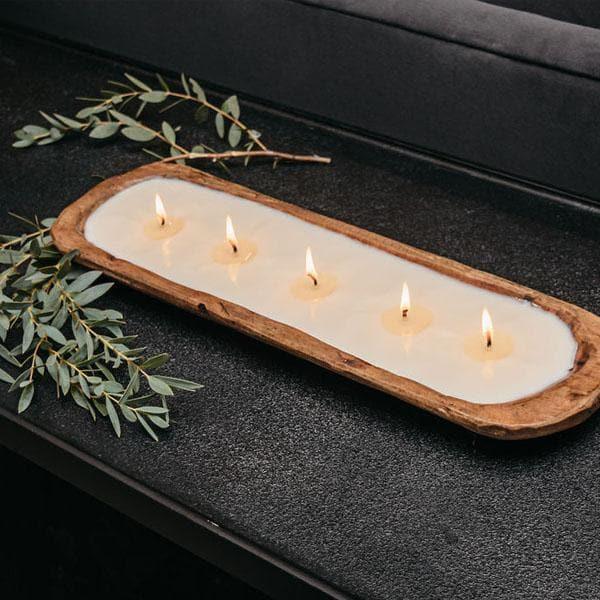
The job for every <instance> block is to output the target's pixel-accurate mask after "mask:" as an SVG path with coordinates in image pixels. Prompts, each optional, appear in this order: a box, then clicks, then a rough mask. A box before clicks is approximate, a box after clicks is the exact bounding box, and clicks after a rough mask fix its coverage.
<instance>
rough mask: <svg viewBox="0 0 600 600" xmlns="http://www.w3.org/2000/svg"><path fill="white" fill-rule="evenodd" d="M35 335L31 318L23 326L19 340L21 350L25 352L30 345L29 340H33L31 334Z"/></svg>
mask: <svg viewBox="0 0 600 600" xmlns="http://www.w3.org/2000/svg"><path fill="white" fill-rule="evenodd" d="M34 335H35V325H34V324H33V321H31V319H28V320H27V322H26V323H25V324H24V326H23V340H22V342H21V352H22V353H23V354H25V352H27V350H28V349H29V346H31V342H32V341H33V336H34Z"/></svg>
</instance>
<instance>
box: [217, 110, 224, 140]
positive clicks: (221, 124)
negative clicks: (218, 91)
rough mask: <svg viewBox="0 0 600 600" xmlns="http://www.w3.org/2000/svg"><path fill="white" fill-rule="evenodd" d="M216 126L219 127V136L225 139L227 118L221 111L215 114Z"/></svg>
mask: <svg viewBox="0 0 600 600" xmlns="http://www.w3.org/2000/svg"><path fill="white" fill-rule="evenodd" d="M215 127H216V128H217V134H218V136H219V137H220V138H221V139H223V138H224V137H225V120H224V119H223V115H222V114H220V113H217V114H216V115H215Z"/></svg>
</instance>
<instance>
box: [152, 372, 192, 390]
mask: <svg viewBox="0 0 600 600" xmlns="http://www.w3.org/2000/svg"><path fill="white" fill-rule="evenodd" d="M154 377H155V378H156V379H160V380H161V381H163V382H164V383H166V384H167V385H168V386H169V387H172V388H176V389H179V390H185V391H186V392H195V391H196V390H199V389H201V388H203V387H204V386H203V385H202V384H201V383H194V382H193V381H188V380H187V379H179V378H177V377H167V376H166V375H154ZM159 393H160V392H159Z"/></svg>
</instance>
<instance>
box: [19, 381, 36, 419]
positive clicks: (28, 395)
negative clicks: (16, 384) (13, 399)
mask: <svg viewBox="0 0 600 600" xmlns="http://www.w3.org/2000/svg"><path fill="white" fill-rule="evenodd" d="M33 392H34V386H33V383H31V382H29V383H28V384H27V385H26V386H25V387H24V388H23V389H22V390H21V395H20V397H19V404H18V406H17V412H18V413H19V414H21V413H22V412H24V411H26V410H27V409H28V408H29V405H30V404H31V400H32V398H33Z"/></svg>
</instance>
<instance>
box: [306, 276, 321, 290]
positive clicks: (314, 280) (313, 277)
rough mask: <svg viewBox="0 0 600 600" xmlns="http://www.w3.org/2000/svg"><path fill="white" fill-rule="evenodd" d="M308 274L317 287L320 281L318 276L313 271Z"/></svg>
mask: <svg viewBox="0 0 600 600" xmlns="http://www.w3.org/2000/svg"><path fill="white" fill-rule="evenodd" d="M306 275H307V276H308V277H310V278H311V279H312V282H313V285H314V286H315V287H316V286H317V285H318V283H319V282H318V281H317V278H316V277H315V276H314V275H313V274H312V273H307V274H306Z"/></svg>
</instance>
